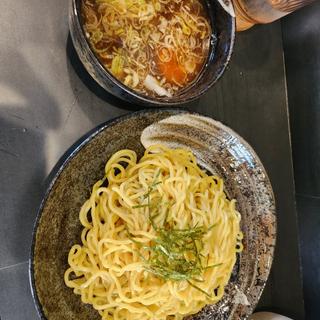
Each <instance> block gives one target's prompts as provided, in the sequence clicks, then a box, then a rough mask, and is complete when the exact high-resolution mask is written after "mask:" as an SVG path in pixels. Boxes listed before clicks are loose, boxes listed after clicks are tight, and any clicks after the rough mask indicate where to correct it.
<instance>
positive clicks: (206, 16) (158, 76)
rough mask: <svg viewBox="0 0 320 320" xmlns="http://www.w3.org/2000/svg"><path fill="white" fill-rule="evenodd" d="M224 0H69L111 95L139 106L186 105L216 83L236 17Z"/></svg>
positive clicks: (93, 67) (85, 56)
mask: <svg viewBox="0 0 320 320" xmlns="http://www.w3.org/2000/svg"><path fill="white" fill-rule="evenodd" d="M223 1H224V0H213V1H208V0H184V1H176V0H70V10H69V26H70V34H71V37H72V40H73V44H74V47H75V49H76V52H77V54H78V56H79V58H80V60H81V61H82V64H83V65H84V67H85V69H86V70H87V71H88V73H89V74H90V75H91V76H92V78H93V79H94V80H95V81H96V82H97V83H98V84H99V85H100V86H101V87H102V88H104V89H105V90H106V91H107V92H109V93H111V94H113V95H115V96H117V97H118V98H121V99H123V100H126V101H129V102H132V103H136V104H140V105H141V104H142V105H148V106H170V105H178V104H184V103H187V102H190V101H192V100H195V99H197V98H198V97H200V96H201V95H202V94H204V93H205V92H206V91H207V90H208V89H209V88H210V87H211V86H212V85H214V83H215V82H216V81H217V80H218V79H219V78H220V77H221V76H222V74H223V72H224V70H225V68H226V66H227V64H228V62H229V60H230V56H231V53H232V50H233V43H234V36H235V19H234V17H233V16H232V13H233V9H232V3H231V2H230V1H228V3H229V7H230V8H231V9H230V10H229V11H230V12H231V14H229V13H228V12H227V11H226V10H225V9H224V7H225V5H224V2H223ZM221 4H222V5H221Z"/></svg>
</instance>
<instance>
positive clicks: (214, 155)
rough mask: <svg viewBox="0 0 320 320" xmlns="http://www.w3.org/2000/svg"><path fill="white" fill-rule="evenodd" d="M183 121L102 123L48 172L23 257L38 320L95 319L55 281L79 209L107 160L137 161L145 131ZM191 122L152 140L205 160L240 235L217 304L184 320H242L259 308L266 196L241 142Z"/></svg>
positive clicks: (135, 118) (267, 257)
mask: <svg viewBox="0 0 320 320" xmlns="http://www.w3.org/2000/svg"><path fill="white" fill-rule="evenodd" d="M184 113H188V112H187V111H183V110H176V109H169V110H168V109H166V110H164V109H162V110H161V111H142V112H137V113H132V114H130V115H127V116H124V117H121V118H118V119H115V120H113V121H111V122H107V123H105V124H103V125H101V126H99V127H98V128H96V129H95V130H93V131H92V132H91V133H89V134H88V135H86V137H84V138H83V139H82V140H81V141H80V142H79V143H77V144H76V145H75V146H74V147H73V148H72V151H71V152H69V153H68V154H67V156H66V157H65V158H64V159H65V160H63V161H62V165H61V166H58V168H56V169H55V170H54V174H53V176H52V177H53V178H52V181H51V183H50V185H49V187H48V190H47V192H46V195H45V198H44V200H43V202H42V204H41V207H40V210H39V214H38V218H37V221H36V223H35V228H34V238H33V244H32V250H31V257H30V282H31V287H32V292H33V296H34V301H35V304H36V307H37V309H38V312H39V315H40V318H41V319H47V320H88V319H90V320H99V319H100V316H99V314H98V313H97V312H96V311H95V310H94V309H93V308H92V307H91V306H89V305H85V304H83V303H82V302H81V300H80V297H79V296H77V295H75V294H74V293H73V291H72V289H70V288H67V287H66V286H65V284H64V280H63V276H64V272H65V270H66V269H67V256H68V252H69V250H70V248H71V246H72V245H73V244H75V243H79V242H80V233H81V230H82V226H81V224H80V222H79V218H78V214H79V209H80V207H81V205H82V203H83V202H84V201H85V200H86V199H87V198H88V197H89V194H90V190H91V187H92V185H93V184H94V182H95V181H97V180H98V179H99V178H101V177H102V176H103V172H104V165H105V163H106V161H107V160H108V159H109V157H110V156H111V155H112V154H113V153H114V152H116V151H118V150H120V149H123V148H130V149H133V150H135V151H136V152H137V153H138V154H140V155H141V154H142V153H143V150H144V148H143V146H142V144H141V142H140V136H141V133H142V131H143V130H144V129H145V128H146V127H147V126H149V125H151V124H153V123H155V122H158V121H160V120H162V119H165V118H167V117H169V116H172V115H176V116H179V115H181V114H184ZM188 114H189V113H188ZM189 115H190V114H189ZM192 117H194V118H196V121H195V122H194V123H193V124H190V123H183V122H180V123H179V124H176V125H173V124H172V123H170V121H169V123H168V121H167V123H160V124H159V126H158V127H157V128H158V129H159V128H160V131H159V130H158V131H157V130H156V131H155V132H157V134H160V136H161V137H162V138H161V139H163V141H164V142H166V140H167V141H168V140H170V141H171V142H172V141H177V142H179V143H180V144H184V145H188V146H189V147H191V148H194V149H195V151H196V152H197V154H199V155H200V157H202V156H203V159H201V161H203V160H204V161H205V162H206V159H207V161H208V163H209V167H210V168H212V170H214V171H215V172H216V173H217V174H219V175H220V176H221V177H222V178H223V179H224V180H225V187H226V191H227V194H228V195H229V197H232V198H236V199H237V206H238V207H237V208H238V210H239V211H240V212H241V214H242V222H241V228H242V230H243V232H244V250H243V252H242V253H241V255H239V259H238V262H237V264H236V265H235V268H234V270H233V275H232V277H231V279H230V282H229V284H228V286H227V287H226V293H225V295H224V297H223V299H222V300H221V301H220V302H219V303H218V304H216V305H212V306H207V307H205V308H204V309H203V310H202V311H201V312H200V313H199V314H198V315H196V316H193V317H192V318H193V319H216V320H217V319H221V320H222V319H246V318H247V317H248V315H249V314H250V313H251V312H252V311H253V309H254V307H255V305H256V304H257V302H258V300H259V297H260V295H261V293H262V290H263V288H264V285H265V282H266V280H267V277H268V275H269V271H270V267H271V263H272V258H273V251H274V245H275V237H276V218H275V204H274V197H273V193H272V188H271V185H270V182H269V179H268V177H267V174H266V172H265V170H264V168H263V166H262V164H261V162H260V160H259V159H258V157H257V155H256V154H255V153H254V151H253V150H252V148H251V147H250V146H249V145H248V144H247V143H246V142H245V141H244V140H243V139H242V138H241V137H239V136H238V135H237V134H236V133H235V132H233V131H232V130H231V129H229V128H227V127H225V126H224V125H222V124H221V123H219V122H217V121H213V120H210V119H208V118H203V117H202V118H199V117H198V116H197V115H192ZM165 122H166V121H165ZM173 133H174V138H173V136H172V134H173ZM158 138H159V137H158Z"/></svg>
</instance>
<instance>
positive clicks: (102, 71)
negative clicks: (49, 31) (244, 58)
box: [69, 0, 236, 108]
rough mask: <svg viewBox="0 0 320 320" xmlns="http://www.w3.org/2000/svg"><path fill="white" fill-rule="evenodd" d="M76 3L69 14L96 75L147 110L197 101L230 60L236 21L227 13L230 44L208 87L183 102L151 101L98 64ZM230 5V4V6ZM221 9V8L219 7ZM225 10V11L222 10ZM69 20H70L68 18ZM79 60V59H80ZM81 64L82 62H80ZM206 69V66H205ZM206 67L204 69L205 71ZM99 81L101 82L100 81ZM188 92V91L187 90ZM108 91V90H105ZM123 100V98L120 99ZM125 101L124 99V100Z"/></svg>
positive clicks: (168, 100) (207, 0) (170, 99)
mask: <svg viewBox="0 0 320 320" xmlns="http://www.w3.org/2000/svg"><path fill="white" fill-rule="evenodd" d="M77 1H78V0H70V3H71V6H70V9H69V10H70V12H69V14H72V15H74V19H75V23H76V24H77V25H78V28H80V29H81V32H80V34H79V36H80V38H81V43H82V44H83V46H84V47H85V49H86V51H87V52H88V55H89V56H90V59H91V60H92V61H93V62H94V64H95V65H96V66H97V73H98V74H99V75H100V76H101V77H107V78H108V81H110V82H111V83H114V84H116V85H117V86H118V87H119V88H120V90H121V91H122V92H125V94H126V95H129V96H131V97H132V98H133V99H135V100H134V102H135V103H137V102H138V103H139V102H140V103H141V104H143V105H145V106H146V107H147V108H150V107H170V106H178V105H185V104H187V103H189V102H192V101H195V100H197V99H199V98H200V97H201V96H202V95H204V94H205V93H206V92H207V91H208V90H209V89H210V88H211V87H212V86H213V85H214V84H216V83H217V81H218V80H219V79H220V78H221V77H222V75H223V73H224V72H225V70H226V68H227V66H228V64H229V62H230V60H231V56H232V53H233V49H234V43H235V34H236V20H235V18H234V17H233V16H231V15H230V14H229V13H227V12H226V14H227V15H228V18H229V19H230V22H229V23H230V24H231V26H230V28H228V29H229V34H230V43H229V46H228V50H227V52H225V54H224V61H223V62H222V64H221V67H220V69H219V71H218V72H217V74H216V76H215V79H214V80H213V81H211V82H210V83H209V84H208V86H207V87H206V88H205V89H203V90H202V91H199V92H198V94H197V95H195V96H193V97H190V98H184V99H183V100H174V99H172V98H169V99H163V100H162V99H157V98H155V99H153V98H151V97H147V96H145V95H143V94H139V93H138V92H136V91H135V90H134V89H131V88H130V87H128V86H126V85H124V84H123V83H122V82H121V81H119V80H118V79H117V78H116V77H114V76H113V75H112V74H111V73H110V72H109V71H108V70H107V69H106V68H105V67H104V66H103V65H102V64H101V62H100V60H99V59H98V58H97V56H96V54H95V53H94V52H93V50H92V49H91V46H90V44H89V42H88V39H87V38H86V37H85V34H84V31H83V28H82V24H81V21H80V20H81V19H80V16H79V10H78V8H77ZM211 1H214V2H215V3H216V4H217V5H219V6H221V4H220V2H219V1H218V0H211ZM211 1H210V0H206V2H207V3H208V5H209V6H211V4H210V2H211ZM231 5H232V4H231ZM221 7H222V6H221ZM223 10H225V9H223ZM69 19H70V18H69ZM210 20H211V19H210ZM69 24H70V21H69ZM71 38H72V41H73V42H75V39H74V35H73V34H72V32H71ZM75 49H76V51H77V53H78V49H77V48H75ZM211 54H212V52H210V51H209V56H210V55H211ZM80 60H81V58H80ZM81 62H82V60H81ZM207 63H208V61H207V62H206V64H207ZM84 67H85V69H86V71H87V72H88V73H89V74H90V76H91V77H92V75H91V73H90V72H89V70H88V69H87V67H86V66H85V65H84ZM206 67H207V66H206ZM206 67H205V68H204V69H206ZM204 69H203V70H202V71H201V73H202V72H203V71H204ZM92 78H93V79H94V81H96V82H97V83H98V84H99V85H100V86H101V87H102V88H103V89H104V90H106V88H104V87H103V86H102V85H101V84H100V83H99V81H97V79H95V77H92ZM100 81H101V80H100ZM195 86H196V83H195V84H194V85H191V86H190V89H192V88H195ZM187 90H188V89H187ZM106 91H108V90H106ZM112 94H113V95H115V96H117V97H118V95H117V94H114V93H112ZM121 99H124V98H121ZM124 100H126V99H124Z"/></svg>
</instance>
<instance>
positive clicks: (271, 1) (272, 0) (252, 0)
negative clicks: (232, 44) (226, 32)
mask: <svg viewBox="0 0 320 320" xmlns="http://www.w3.org/2000/svg"><path fill="white" fill-rule="evenodd" d="M313 1H314V0H233V5H234V9H235V12H236V24H237V31H243V30H246V29H249V28H250V27H252V26H253V25H255V24H262V23H269V22H272V21H275V20H277V19H279V18H281V17H283V16H285V15H287V14H289V13H291V12H293V11H295V10H297V9H299V8H301V7H303V6H305V5H307V4H309V3H311V2H313Z"/></svg>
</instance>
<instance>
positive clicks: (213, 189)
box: [30, 109, 276, 320]
mask: <svg viewBox="0 0 320 320" xmlns="http://www.w3.org/2000/svg"><path fill="white" fill-rule="evenodd" d="M275 237H276V218H275V203H274V197H273V192H272V188H271V185H270V182H269V179H268V176H267V174H266V172H265V170H264V168H263V165H262V164H261V162H260V160H259V158H258V157H257V155H256V154H255V152H254V151H253V150H252V148H251V147H250V146H249V145H248V144H247V143H246V142H245V141H244V140H243V139H242V138H241V137H240V136H239V135H237V134H236V133H235V132H234V131H232V130H231V129H229V128H228V127H226V126H224V125H223V124H221V123H220V122H217V121H214V120H213V119H210V118H207V117H204V116H201V115H199V114H194V113H189V112H187V111H183V110H181V109H161V110H158V111H141V112H136V113H132V114H130V115H126V116H124V117H120V118H117V119H115V120H113V121H110V122H107V123H105V124H102V125H101V126H99V127H97V128H96V129H94V130H93V131H91V132H89V133H88V134H87V135H86V136H84V137H83V138H82V139H81V140H80V141H79V142H77V143H76V144H75V145H74V146H73V147H72V148H71V149H70V150H69V151H68V152H67V153H66V155H65V156H64V157H63V158H62V159H61V161H59V163H58V164H57V166H56V167H55V169H54V170H53V172H52V174H51V175H50V183H49V184H48V189H47V192H46V195H45V197H44V199H43V201H42V204H41V206H40V209H39V213H38V216H37V220H36V223H35V227H34V237H33V243H32V249H31V257H30V283H31V288H32V292H33V297H34V301H35V305H36V307H37V310H38V313H39V316H40V317H41V319H47V320H70V319H77V320H81V319H83V320H86V319H94V320H95V319H96V320H109V319H110V320H111V319H119V320H120V319H126V320H136V319H145V320H161V319H163V320H169V319H212V318H214V319H221V320H222V319H245V318H246V317H247V316H248V315H250V313H251V312H252V311H253V310H254V308H255V306H256V304H257V302H258V300H259V297H260V295H261V293H262V290H263V288H264V285H265V283H266V280H267V278H268V275H269V271H270V268H271V262H272V258H273V252H274V246H275ZM253 283H254V284H255V285H252V284H253Z"/></svg>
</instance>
